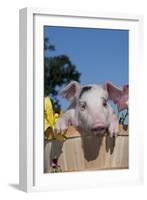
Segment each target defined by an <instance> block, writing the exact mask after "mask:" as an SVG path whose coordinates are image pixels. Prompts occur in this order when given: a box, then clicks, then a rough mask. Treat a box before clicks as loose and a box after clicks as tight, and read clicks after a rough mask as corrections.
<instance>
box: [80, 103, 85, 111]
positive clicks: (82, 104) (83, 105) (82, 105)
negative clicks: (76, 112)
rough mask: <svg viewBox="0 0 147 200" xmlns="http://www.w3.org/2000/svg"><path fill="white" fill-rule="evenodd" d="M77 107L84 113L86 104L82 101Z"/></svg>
mask: <svg viewBox="0 0 147 200" xmlns="http://www.w3.org/2000/svg"><path fill="white" fill-rule="evenodd" d="M79 106H80V109H81V110H82V111H84V110H85V109H86V106H87V104H86V102H85V101H82V102H79Z"/></svg>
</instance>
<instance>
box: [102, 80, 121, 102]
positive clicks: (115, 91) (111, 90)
mask: <svg viewBox="0 0 147 200" xmlns="http://www.w3.org/2000/svg"><path fill="white" fill-rule="evenodd" d="M104 89H105V90H107V92H108V95H109V99H111V100H112V101H114V103H116V104H117V102H118V101H119V99H120V97H121V94H122V89H121V88H119V87H116V86H115V85H113V84H112V83H111V82H106V83H104Z"/></svg>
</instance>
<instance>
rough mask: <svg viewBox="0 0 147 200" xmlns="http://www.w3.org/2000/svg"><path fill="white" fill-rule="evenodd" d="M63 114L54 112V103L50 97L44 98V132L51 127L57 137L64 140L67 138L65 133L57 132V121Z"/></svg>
mask: <svg viewBox="0 0 147 200" xmlns="http://www.w3.org/2000/svg"><path fill="white" fill-rule="evenodd" d="M60 116H61V115H59V114H58V113H55V114H54V112H53V107H52V103H51V100H50V98H49V97H45V98H44V132H45V131H46V130H47V129H48V128H49V127H50V128H51V129H52V132H53V136H54V138H55V139H57V140H59V141H61V142H63V141H65V140H66V137H65V136H64V135H60V134H57V133H56V122H57V120H58V118H59V117H60Z"/></svg>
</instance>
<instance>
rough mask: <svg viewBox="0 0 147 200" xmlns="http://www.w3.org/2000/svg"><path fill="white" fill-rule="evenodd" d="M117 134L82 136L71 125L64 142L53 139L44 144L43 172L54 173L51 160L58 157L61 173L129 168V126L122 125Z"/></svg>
mask: <svg viewBox="0 0 147 200" xmlns="http://www.w3.org/2000/svg"><path fill="white" fill-rule="evenodd" d="M119 128H120V131H119V135H118V137H117V138H116V139H115V138H111V137H110V136H108V135H107V134H106V135H105V136H94V135H86V136H84V137H83V136H81V135H80V133H79V132H78V131H77V130H76V129H75V128H74V127H72V126H71V127H69V129H68V131H67V133H66V137H67V139H66V140H65V141H64V142H60V141H58V140H55V139H53V138H52V137H50V138H49V140H45V143H44V172H45V173H48V172H51V171H52V169H51V161H52V159H53V158H58V164H59V165H60V167H61V170H62V172H69V171H84V170H106V169H126V168H128V154H129V152H128V127H127V126H122V125H120V127H119Z"/></svg>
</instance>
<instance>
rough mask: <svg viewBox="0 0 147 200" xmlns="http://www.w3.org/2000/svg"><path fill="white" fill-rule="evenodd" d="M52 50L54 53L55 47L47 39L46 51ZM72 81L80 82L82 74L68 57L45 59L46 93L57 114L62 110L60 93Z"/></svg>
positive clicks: (45, 43) (60, 56) (45, 41)
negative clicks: (59, 98)
mask: <svg viewBox="0 0 147 200" xmlns="http://www.w3.org/2000/svg"><path fill="white" fill-rule="evenodd" d="M50 50H52V51H54V50H55V47H54V45H51V44H50V43H49V40H48V39H46V38H45V40H44V51H50ZM71 80H76V81H80V73H79V72H78V71H77V70H76V66H75V65H73V64H72V62H71V61H70V59H69V57H68V56H67V55H59V56H54V57H44V93H45V96H47V95H49V96H50V98H51V100H52V103H53V107H54V110H55V112H60V109H61V106H60V103H59V100H58V92H59V90H60V89H61V87H62V86H63V85H65V84H67V83H69V82H70V81H71Z"/></svg>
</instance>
